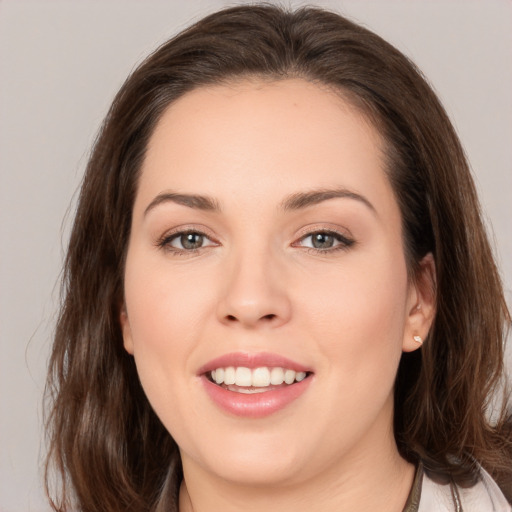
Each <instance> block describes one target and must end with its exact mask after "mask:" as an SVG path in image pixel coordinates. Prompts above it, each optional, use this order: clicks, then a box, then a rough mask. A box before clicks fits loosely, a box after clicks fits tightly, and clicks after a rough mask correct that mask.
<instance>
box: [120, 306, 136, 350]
mask: <svg viewBox="0 0 512 512" xmlns="http://www.w3.org/2000/svg"><path fill="white" fill-rule="evenodd" d="M119 322H120V324H121V332H122V334H123V345H124V349H125V350H126V352H128V353H129V354H131V355H132V356H133V338H132V329H131V327H130V320H129V319H128V312H127V311H126V304H123V305H122V306H121V312H120V314H119Z"/></svg>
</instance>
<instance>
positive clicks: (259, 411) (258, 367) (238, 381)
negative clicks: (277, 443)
mask: <svg viewBox="0 0 512 512" xmlns="http://www.w3.org/2000/svg"><path fill="white" fill-rule="evenodd" d="M313 375H314V373H313V371H312V370H311V369H310V368H307V367H305V366H302V365H300V364H298V363H295V362H294V361H291V360H289V359H287V358H284V357H281V356H278V355H275V354H267V353H259V354H246V353H235V354H227V355H225V356H222V357H220V358H217V359H215V360H213V361H210V362H209V363H208V364H206V365H205V366H203V367H202V368H201V369H200V371H199V377H200V379H201V381H202V383H203V386H204V389H205V391H206V393H207V395H208V396H209V397H210V399H211V400H212V402H213V403H214V404H215V405H216V406H218V407H219V408H220V409H221V410H223V411H224V412H228V413H230V414H232V415H236V416H242V417H246V418H261V417H265V416H268V415H271V414H274V413H276V412H278V411H279V410H281V409H283V408H285V407H287V406H289V404H291V403H292V402H294V401H296V400H297V399H299V398H300V397H301V396H303V395H304V394H305V392H306V390H307V389H308V388H309V386H310V383H311V382H312V381H313V378H312V377H313Z"/></svg>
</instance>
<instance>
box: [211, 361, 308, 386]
mask: <svg viewBox="0 0 512 512" xmlns="http://www.w3.org/2000/svg"><path fill="white" fill-rule="evenodd" d="M305 377H306V372H296V371H294V370H289V369H287V368H267V367H266V366H263V367H261V368H254V369H253V370H251V368H245V367H243V366H239V367H234V366H228V367H227V368H217V369H215V370H213V371H212V372H211V378H212V380H213V381H214V382H216V383H217V384H226V385H232V384H234V385H236V386H253V387H260V388H264V387H268V386H270V385H271V384H272V385H274V386H278V385H280V384H283V382H284V383H286V384H293V383H294V382H295V381H297V382H300V381H301V380H303V379H304V378H305Z"/></svg>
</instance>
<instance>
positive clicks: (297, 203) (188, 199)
mask: <svg viewBox="0 0 512 512" xmlns="http://www.w3.org/2000/svg"><path fill="white" fill-rule="evenodd" d="M337 198H342V199H353V200H356V201H359V202H361V203H362V204H364V205H365V206H367V207H368V208H369V209H370V210H371V211H372V212H373V213H375V214H376V213H377V211H376V210H375V207H374V206H373V204H372V203H371V202H370V201H369V200H368V199H366V197H364V196H363V195H361V194H358V193H356V192H353V191H351V190H347V189H345V188H335V189H317V190H310V191H307V192H297V193H295V194H292V195H290V196H288V197H287V198H285V199H284V201H282V202H281V205H280V207H281V209H282V210H284V211H290V210H302V209H304V208H308V207H309V206H314V205H316V204H319V203H322V202H324V201H328V200H329V199H337ZM167 202H173V203H176V204H179V205H182V206H187V207H188V208H194V209H197V210H203V211H210V212H214V213H219V212H220V211H221V208H220V205H219V203H218V201H217V200H216V199H214V198H212V197H209V196H203V195H198V194H179V193H176V192H163V193H162V194H159V195H157V196H156V197H155V198H154V199H153V201H151V203H149V205H148V206H147V208H146V209H145V210H144V216H145V215H147V214H148V212H150V211H151V210H152V209H154V208H156V207H157V206H158V205H160V204H162V203H167Z"/></svg>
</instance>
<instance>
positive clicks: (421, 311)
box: [402, 253, 436, 352]
mask: <svg viewBox="0 0 512 512" xmlns="http://www.w3.org/2000/svg"><path fill="white" fill-rule="evenodd" d="M407 312H408V313H407V318H406V320H405V329H404V339H403V342H402V350H403V351H404V352H412V351H414V350H416V349H418V348H420V347H421V345H422V343H423V341H424V340H425V339H426V338H427V336H428V333H429V331H430V327H431V326H432V322H433V321H434V317H435V313H436V266H435V261H434V257H433V255H432V254H431V253H428V254H427V255H426V256H425V257H424V258H423V259H422V260H421V262H420V265H419V271H418V273H417V275H416V276H415V277H414V281H413V282H411V284H410V287H409V294H408V298H407Z"/></svg>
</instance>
